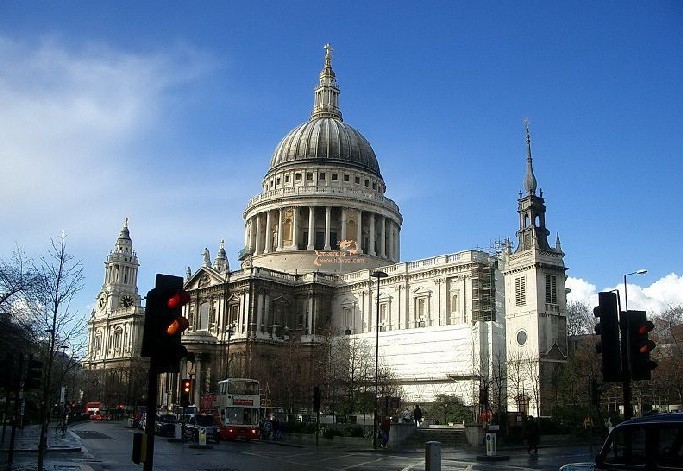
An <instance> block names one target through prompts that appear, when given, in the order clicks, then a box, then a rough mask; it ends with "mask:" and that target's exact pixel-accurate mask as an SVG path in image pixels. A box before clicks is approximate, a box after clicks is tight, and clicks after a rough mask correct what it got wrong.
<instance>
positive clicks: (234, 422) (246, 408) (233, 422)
mask: <svg viewBox="0 0 683 471" xmlns="http://www.w3.org/2000/svg"><path fill="white" fill-rule="evenodd" d="M215 403H217V404H216V406H217V410H218V415H219V417H220V422H221V438H222V439H226V440H236V439H238V438H242V439H245V440H252V439H255V438H259V434H260V431H259V413H260V410H261V393H260V390H259V383H258V381H257V380H255V379H248V378H228V379H224V380H223V381H219V382H218V395H217V396H216V398H215Z"/></svg>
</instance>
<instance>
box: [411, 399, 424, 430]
mask: <svg viewBox="0 0 683 471" xmlns="http://www.w3.org/2000/svg"><path fill="white" fill-rule="evenodd" d="M413 418H414V419H415V425H416V426H417V427H419V426H420V422H422V409H420V405H419V404H415V409H413Z"/></svg>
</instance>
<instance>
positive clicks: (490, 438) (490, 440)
mask: <svg viewBox="0 0 683 471" xmlns="http://www.w3.org/2000/svg"><path fill="white" fill-rule="evenodd" d="M486 456H496V434H495V433H487V434H486Z"/></svg>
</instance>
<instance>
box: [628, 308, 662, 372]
mask: <svg viewBox="0 0 683 471" xmlns="http://www.w3.org/2000/svg"><path fill="white" fill-rule="evenodd" d="M627 316H628V335H629V354H630V355H629V356H630V358H629V360H630V364H631V378H632V379H633V380H634V381H642V380H648V379H651V378H652V374H651V372H652V370H653V369H655V368H657V363H655V362H654V361H652V360H650V352H651V351H652V350H654V348H655V346H656V344H655V343H654V342H653V341H652V340H650V338H649V334H650V332H652V330H653V329H654V328H655V325H654V324H653V323H652V321H649V320H647V317H646V313H645V311H628V312H627Z"/></svg>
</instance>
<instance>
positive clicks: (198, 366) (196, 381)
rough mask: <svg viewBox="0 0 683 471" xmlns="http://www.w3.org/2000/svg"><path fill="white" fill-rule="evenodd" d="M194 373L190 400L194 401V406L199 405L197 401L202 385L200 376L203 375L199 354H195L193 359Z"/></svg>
mask: <svg viewBox="0 0 683 471" xmlns="http://www.w3.org/2000/svg"><path fill="white" fill-rule="evenodd" d="M194 372H195V379H194V391H192V398H193V399H194V403H195V404H199V399H200V396H201V385H202V384H203V381H202V374H204V372H203V371H202V356H201V354H199V353H197V354H196V355H195V358H194Z"/></svg>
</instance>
